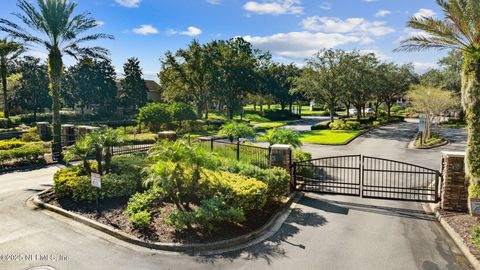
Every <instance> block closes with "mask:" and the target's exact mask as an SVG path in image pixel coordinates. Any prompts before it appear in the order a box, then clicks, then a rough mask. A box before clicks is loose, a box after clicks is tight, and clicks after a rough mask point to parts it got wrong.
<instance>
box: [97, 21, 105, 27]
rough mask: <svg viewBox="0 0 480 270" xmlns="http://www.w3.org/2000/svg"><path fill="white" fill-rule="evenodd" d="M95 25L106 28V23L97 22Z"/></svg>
mask: <svg viewBox="0 0 480 270" xmlns="http://www.w3.org/2000/svg"><path fill="white" fill-rule="evenodd" d="M95 23H96V24H97V26H104V25H105V22H104V21H96V22H95Z"/></svg>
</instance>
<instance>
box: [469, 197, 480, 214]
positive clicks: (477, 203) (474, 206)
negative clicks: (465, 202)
mask: <svg viewBox="0 0 480 270" xmlns="http://www.w3.org/2000/svg"><path fill="white" fill-rule="evenodd" d="M470 211H471V213H472V216H474V217H478V216H480V200H478V199H470Z"/></svg>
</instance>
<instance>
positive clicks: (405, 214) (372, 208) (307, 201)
mask: <svg viewBox="0 0 480 270" xmlns="http://www.w3.org/2000/svg"><path fill="white" fill-rule="evenodd" d="M299 204H302V205H305V206H308V207H312V208H315V209H318V210H322V211H325V212H331V213H338V214H342V215H348V212H349V210H355V211H360V212H366V213H373V214H379V215H386V216H394V217H401V218H412V219H418V220H425V221H435V220H436V218H435V216H434V215H433V214H431V213H426V212H424V211H422V210H414V209H404V208H396V207H388V206H378V205H369V204H361V203H354V202H343V201H334V200H327V199H315V198H309V197H304V198H303V199H302V200H301V201H300V202H299Z"/></svg>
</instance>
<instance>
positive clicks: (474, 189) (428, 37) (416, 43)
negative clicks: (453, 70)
mask: <svg viewBox="0 0 480 270" xmlns="http://www.w3.org/2000/svg"><path fill="white" fill-rule="evenodd" d="M437 3H438V5H439V6H440V8H441V9H442V10H443V12H444V15H445V18H444V19H437V18H435V17H412V18H410V20H409V22H408V26H409V27H411V28H413V29H416V30H420V31H422V33H420V34H416V35H414V36H412V37H410V38H408V39H406V40H404V41H403V42H402V44H401V46H400V47H399V48H398V49H397V51H423V50H426V49H431V48H433V49H440V50H441V49H453V50H457V51H460V52H461V53H462V54H463V65H462V72H461V73H462V104H463V106H464V109H465V111H466V116H467V123H468V142H467V156H466V163H467V167H468V170H469V172H468V174H469V177H470V180H471V182H470V198H480V0H448V1H446V0H437Z"/></svg>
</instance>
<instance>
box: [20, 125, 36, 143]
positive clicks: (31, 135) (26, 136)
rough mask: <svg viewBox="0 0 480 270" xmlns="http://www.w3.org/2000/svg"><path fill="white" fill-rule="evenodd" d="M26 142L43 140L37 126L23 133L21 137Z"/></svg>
mask: <svg viewBox="0 0 480 270" xmlns="http://www.w3.org/2000/svg"><path fill="white" fill-rule="evenodd" d="M20 138H21V139H22V141H24V142H39V141H41V139H40V135H39V134H38V133H37V128H31V129H29V130H28V132H26V133H23V134H22V136H21V137H20Z"/></svg>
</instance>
